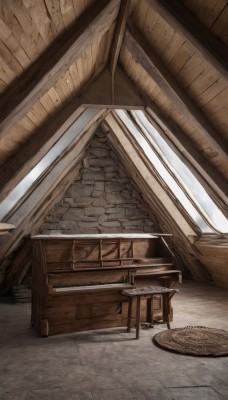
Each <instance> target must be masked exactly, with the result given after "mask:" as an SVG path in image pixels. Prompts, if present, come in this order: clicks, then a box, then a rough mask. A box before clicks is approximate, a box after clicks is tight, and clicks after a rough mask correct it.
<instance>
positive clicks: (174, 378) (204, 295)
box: [0, 282, 228, 400]
mask: <svg viewBox="0 0 228 400" xmlns="http://www.w3.org/2000/svg"><path fill="white" fill-rule="evenodd" d="M179 289H180V292H179V294H177V295H176V296H175V297H174V299H173V307H174V321H173V322H172V323H171V327H172V328H175V327H184V326H187V325H204V326H208V327H215V328H222V329H226V330H228V292H227V291H224V290H222V289H218V288H214V287H210V286H207V285H203V284H199V283H193V282H188V283H185V284H183V285H181V286H180V287H179ZM0 323H1V326H0V346H1V347H0V399H1V400H25V399H26V400H37V399H42V400H60V399H61V400H62V399H66V400H73V399H74V400H106V399H107V400H108V399H110V400H153V399H155V400H171V399H173V400H187V399H188V400H193V399H194V400H195V399H197V400H202V399H203V400H219V399H220V400H221V399H228V357H218V358H213V357H193V356H184V355H179V354H175V353H171V352H168V351H164V350H161V349H159V348H158V347H156V346H155V345H154V344H153V343H152V340H151V339H152V336H153V335H154V334H155V333H157V332H159V331H161V330H163V329H166V325H157V326H155V327H154V328H153V329H142V330H141V334H140V339H139V340H135V330H134V329H132V332H131V333H130V334H129V333H126V329H125V328H115V329H107V330H99V331H90V332H82V333H75V334H67V335H59V336H52V337H49V338H40V337H38V336H37V334H36V332H34V331H33V329H32V328H30V305H23V304H13V303H11V302H10V300H9V299H2V302H1V303H0Z"/></svg>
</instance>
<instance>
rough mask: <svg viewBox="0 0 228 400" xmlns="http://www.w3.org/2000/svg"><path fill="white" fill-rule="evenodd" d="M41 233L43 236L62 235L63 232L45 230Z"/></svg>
mask: <svg viewBox="0 0 228 400" xmlns="http://www.w3.org/2000/svg"><path fill="white" fill-rule="evenodd" d="M41 233H42V235H61V233H63V232H62V231H61V230H59V229H44V230H42V231H41Z"/></svg>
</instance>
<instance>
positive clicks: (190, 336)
mask: <svg viewBox="0 0 228 400" xmlns="http://www.w3.org/2000/svg"><path fill="white" fill-rule="evenodd" d="M153 341H154V343H155V344H156V345H158V346H159V347H162V348H163V349H166V350H170V351H174V352H176V353H181V354H189V355H194V356H213V357H218V356H227V355H228V331H224V330H223V329H214V328H207V327H205V326H187V327H185V328H176V329H168V330H165V331H162V332H159V333H157V334H156V335H155V336H154V337H153Z"/></svg>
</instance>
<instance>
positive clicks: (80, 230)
mask: <svg viewBox="0 0 228 400" xmlns="http://www.w3.org/2000/svg"><path fill="white" fill-rule="evenodd" d="M75 233H88V234H90V233H100V230H99V229H98V228H91V227H90V228H86V227H83V228H78V231H77V232H75Z"/></svg>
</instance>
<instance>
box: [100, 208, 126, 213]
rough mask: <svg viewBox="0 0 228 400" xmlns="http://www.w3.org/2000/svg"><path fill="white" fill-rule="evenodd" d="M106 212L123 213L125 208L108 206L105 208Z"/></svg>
mask: <svg viewBox="0 0 228 400" xmlns="http://www.w3.org/2000/svg"><path fill="white" fill-rule="evenodd" d="M105 212H106V214H119V213H125V208H123V207H109V208H107V209H106V211H105Z"/></svg>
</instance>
